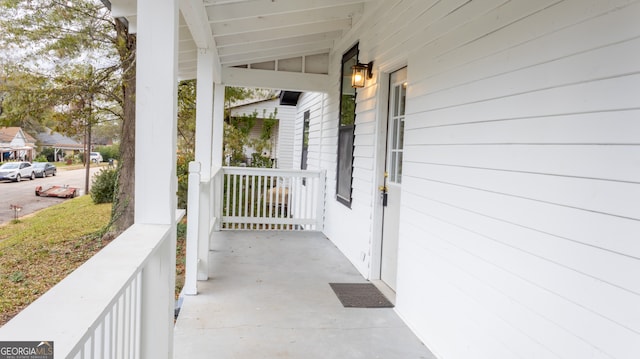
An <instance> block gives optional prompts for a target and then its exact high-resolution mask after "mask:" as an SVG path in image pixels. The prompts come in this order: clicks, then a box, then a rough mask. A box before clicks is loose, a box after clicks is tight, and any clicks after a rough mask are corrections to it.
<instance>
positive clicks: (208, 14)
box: [111, 0, 372, 80]
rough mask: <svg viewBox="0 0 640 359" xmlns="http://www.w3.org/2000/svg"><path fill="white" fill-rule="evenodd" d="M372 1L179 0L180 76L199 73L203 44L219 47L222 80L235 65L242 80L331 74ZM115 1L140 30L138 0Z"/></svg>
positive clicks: (217, 69) (117, 10)
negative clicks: (333, 58)
mask: <svg viewBox="0 0 640 359" xmlns="http://www.w3.org/2000/svg"><path fill="white" fill-rule="evenodd" d="M370 1H372V0H178V2H179V6H180V13H181V15H180V27H179V31H180V35H179V39H180V40H179V77H180V78H181V79H187V78H193V77H195V74H196V67H197V54H198V49H199V48H208V49H212V50H213V51H214V54H215V58H216V60H217V61H216V62H217V63H216V64H214V73H216V77H217V78H218V79H219V80H221V79H222V78H223V72H224V71H225V70H224V69H225V68H231V67H235V68H236V69H234V71H233V72H234V76H232V77H231V78H238V76H239V73H238V71H237V70H238V68H246V69H260V70H262V71H265V70H267V71H285V72H299V73H303V74H316V75H317V74H326V73H327V71H328V56H329V53H330V52H331V49H332V48H333V46H334V44H335V43H336V40H338V39H340V38H341V37H342V36H343V35H344V33H345V32H346V31H348V30H349V29H351V28H352V27H353V26H354V25H355V24H356V23H357V22H358V21H359V20H360V18H361V16H362V14H363V13H364V9H365V5H366V3H367V2H370ZM111 3H112V13H113V15H114V16H123V17H126V18H127V19H128V20H129V22H130V24H131V25H132V30H133V31H135V28H136V24H135V20H136V14H135V9H136V0H112V1H111ZM256 71H258V70H256ZM227 78H229V77H227Z"/></svg>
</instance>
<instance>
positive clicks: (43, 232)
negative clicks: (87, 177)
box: [0, 196, 111, 325]
mask: <svg viewBox="0 0 640 359" xmlns="http://www.w3.org/2000/svg"><path fill="white" fill-rule="evenodd" d="M110 212H111V205H110V204H100V205H95V204H93V202H92V201H91V197H90V196H82V197H78V198H74V199H72V200H68V201H65V202H63V203H61V204H59V205H56V206H53V207H49V208H47V209H44V210H42V211H39V212H37V213H36V214H35V215H33V216H30V217H27V218H24V219H21V220H20V221H19V222H18V223H9V224H7V225H4V226H0V325H2V324H4V323H6V322H7V321H8V320H9V319H11V318H12V317H13V316H14V315H16V314H17V313H18V312H19V311H20V310H22V308H24V307H26V306H27V305H29V304H30V303H31V302H33V301H34V300H36V299H37V298H38V297H39V296H40V295H42V294H43V293H44V292H46V291H47V290H48V289H49V288H51V287H53V286H54V285H55V284H56V283H58V282H59V281H60V280H62V279H63V278H64V277H65V276H67V275H68V274H69V273H71V272H72V271H73V270H74V269H76V268H77V267H78V266H80V265H81V264H82V263H84V262H85V261H86V260H87V259H89V258H90V257H91V256H92V255H93V254H94V253H96V252H97V251H98V250H100V249H101V248H102V247H104V246H105V245H106V244H107V243H105V242H104V241H101V240H100V239H99V238H96V237H97V236H96V233H98V232H99V231H100V230H101V229H102V228H104V227H105V226H106V224H107V223H108V222H109V216H110Z"/></svg>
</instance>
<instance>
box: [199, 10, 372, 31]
mask: <svg viewBox="0 0 640 359" xmlns="http://www.w3.org/2000/svg"><path fill="white" fill-rule="evenodd" d="M363 10H364V6H363V5H362V4H350V5H343V6H336V7H330V8H322V9H313V10H309V11H305V12H300V13H296V14H291V13H286V14H275V15H263V16H258V17H255V18H245V19H237V20H229V21H222V22H219V23H213V24H212V25H211V27H212V29H213V33H214V34H215V35H216V36H223V35H231V34H242V33H245V32H254V31H264V30H269V29H276V28H284V27H289V26H298V25H306V24H315V23H320V22H325V21H335V20H342V19H350V18H352V17H354V16H356V14H358V13H362V11H363Z"/></svg>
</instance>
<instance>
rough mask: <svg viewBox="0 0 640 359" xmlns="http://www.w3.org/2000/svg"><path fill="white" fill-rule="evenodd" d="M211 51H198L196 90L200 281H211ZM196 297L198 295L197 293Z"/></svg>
mask: <svg viewBox="0 0 640 359" xmlns="http://www.w3.org/2000/svg"><path fill="white" fill-rule="evenodd" d="M214 56H215V55H214V53H213V51H212V50H211V49H198V69H197V80H198V84H197V91H196V150H195V152H196V156H195V157H196V158H195V161H196V162H199V163H200V166H201V169H200V185H199V190H198V191H199V201H198V202H199V203H198V207H197V208H198V212H197V213H193V214H194V217H195V215H196V214H197V215H198V222H197V231H198V232H197V233H198V240H197V242H198V243H197V247H198V248H197V258H198V259H197V260H198V264H197V279H198V280H207V279H209V239H210V238H209V232H210V229H211V221H212V217H213V213H212V212H211V208H212V205H211V204H212V202H213V198H212V196H213V194H212V193H211V192H212V186H211V176H212V173H211V162H212V160H211V156H212V145H213V143H212V141H213V88H214V84H213V81H214V79H213V63H214ZM193 294H195V293H193Z"/></svg>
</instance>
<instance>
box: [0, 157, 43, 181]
mask: <svg viewBox="0 0 640 359" xmlns="http://www.w3.org/2000/svg"><path fill="white" fill-rule="evenodd" d="M23 178H28V179H30V180H33V179H34V178H36V173H35V171H34V170H33V167H31V163H29V162H7V163H4V164H3V165H2V166H0V180H12V181H14V182H19V181H20V180H21V179H23Z"/></svg>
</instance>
